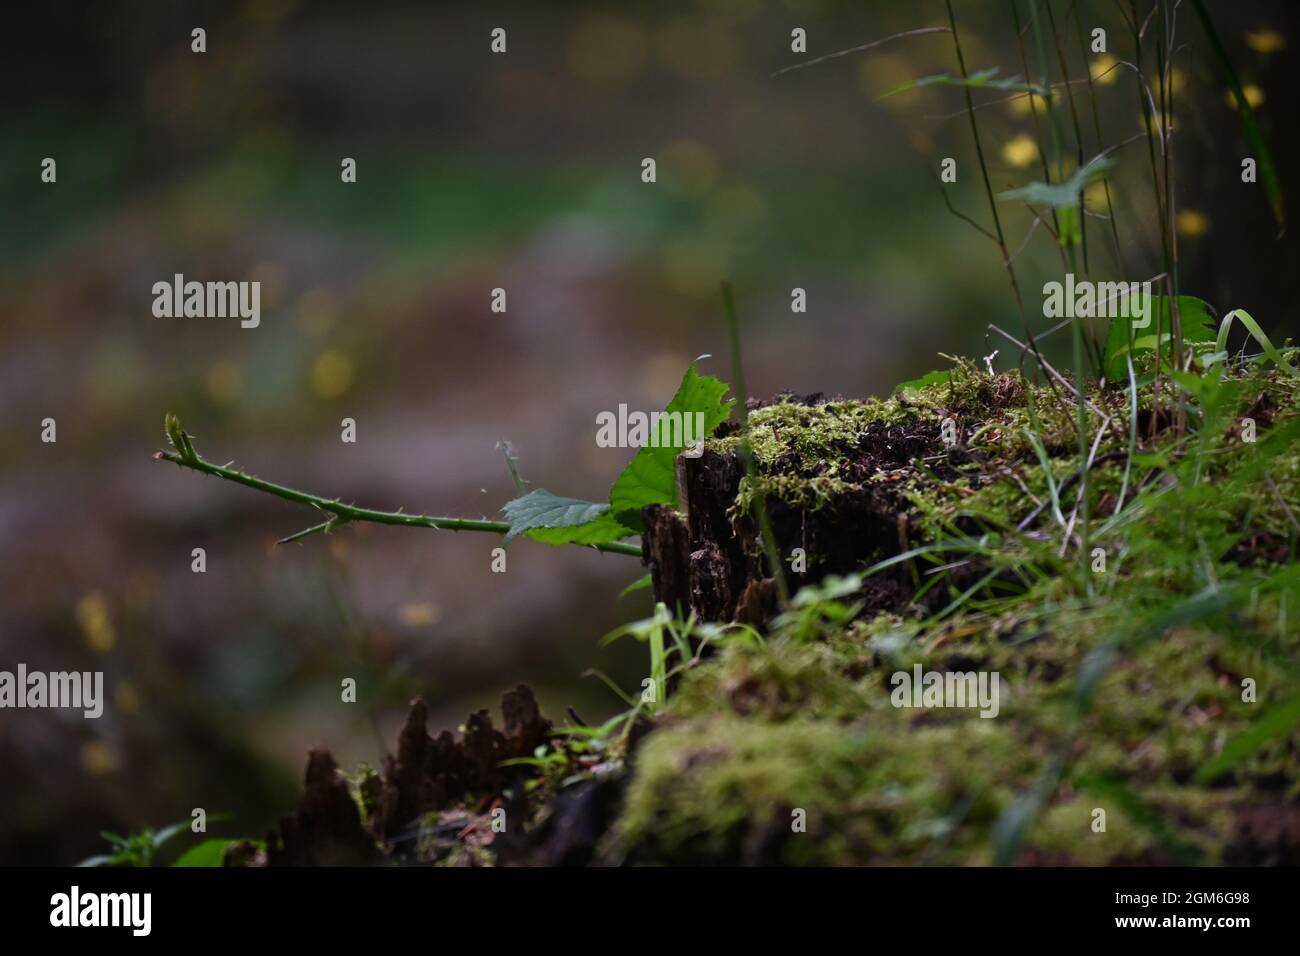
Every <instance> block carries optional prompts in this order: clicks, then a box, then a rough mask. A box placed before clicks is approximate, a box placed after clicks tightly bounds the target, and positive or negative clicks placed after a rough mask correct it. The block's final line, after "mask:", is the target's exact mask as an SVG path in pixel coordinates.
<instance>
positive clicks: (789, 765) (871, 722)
mask: <svg viewBox="0 0 1300 956" xmlns="http://www.w3.org/2000/svg"><path fill="white" fill-rule="evenodd" d="M1137 375H1138V376H1139V378H1138V382H1139V386H1138V387H1137V388H1136V389H1126V388H1110V389H1104V388H1100V387H1095V388H1091V389H1089V390H1087V393H1086V395H1085V396H1084V402H1085V407H1086V408H1087V410H1088V412H1087V422H1088V430H1087V432H1086V433H1085V436H1084V441H1083V448H1082V453H1081V449H1080V441H1079V431H1078V426H1077V422H1078V409H1077V406H1076V404H1075V401H1076V399H1075V396H1074V393H1073V390H1072V388H1071V387H1070V386H1069V384H1068V383H1066V382H1064V381H1061V382H1059V383H1057V384H1056V385H1055V386H1052V385H1041V384H1030V383H1029V382H1027V381H1025V380H1024V379H1023V378H1022V377H1021V376H1020V375H1018V374H1015V373H1011V374H1001V375H993V374H987V373H985V372H984V371H982V370H980V369H978V368H977V367H975V366H974V365H970V364H959V365H958V366H957V367H956V368H954V369H953V371H952V372H951V373H950V375H949V376H948V378H947V379H946V380H944V381H939V382H935V383H933V384H930V385H926V386H924V387H917V388H912V389H908V390H907V391H905V392H903V393H900V394H897V395H895V396H893V397H891V398H888V399H885V400H879V401H865V402H856V401H838V400H837V401H822V400H820V399H815V398H814V399H796V398H793V397H786V398H784V399H781V400H779V401H777V402H775V403H773V404H767V405H761V406H753V407H752V408H751V410H750V412H749V416H748V423H747V426H746V430H745V431H743V432H742V431H741V430H740V429H739V428H738V427H733V428H732V429H731V431H730V432H729V433H725V434H722V435H719V436H717V437H715V438H714V439H713V440H712V441H711V442H710V443H709V444H708V446H707V448H706V450H705V453H704V454H703V455H702V456H700V457H698V458H686V457H683V458H682V459H680V460H679V476H678V477H679V489H680V494H679V498H680V506H679V507H678V508H668V507H665V506H651V507H649V508H647V509H646V513H645V516H644V517H645V523H646V528H647V530H646V536H645V541H644V544H645V560H646V563H647V564H648V565H649V567H650V569H651V573H652V576H653V585H654V590H655V596H656V598H657V600H658V602H660V603H661V610H660V612H659V614H658V616H657V617H656V618H655V619H653V620H652V621H651V622H648V623H646V624H645V625H644V626H641V627H636V626H634V627H632V628H630V629H629V633H633V634H636V635H637V636H639V637H642V638H643V639H646V640H647V643H648V644H649V646H650V647H651V651H652V664H653V663H654V662H658V667H659V669H658V671H657V672H655V671H653V670H652V676H655V675H656V674H657V677H656V681H657V682H656V683H655V685H654V686H656V687H659V688H662V691H663V694H664V696H663V697H654V698H651V699H650V700H649V701H646V700H644V699H643V700H642V703H641V705H640V706H638V707H637V708H635V709H634V711H632V712H630V713H629V714H628V715H627V716H626V718H625V719H622V720H615V721H613V722H611V723H610V724H608V725H606V726H604V727H601V728H569V729H566V728H554V729H551V728H549V727H547V728H546V729H545V736H544V737H539V738H537V739H530V740H529V742H528V746H529V747H530V748H533V749H532V752H533V756H532V757H529V758H527V759H523V760H516V761H514V762H513V764H512V771H513V772H514V775H513V776H508V777H506V778H502V779H508V780H509V786H508V787H506V788H505V789H502V790H499V791H496V792H476V793H470V794H453V793H450V792H447V791H446V789H445V788H443V789H442V790H439V791H438V794H439V796H438V799H437V800H436V801H433V800H423V802H422V799H423V798H421V796H420V794H425V795H427V794H429V793H431V792H433V791H432V790H431V789H430V787H432V783H431V782H430V781H434V780H440V779H446V774H445V773H444V774H442V776H439V774H440V773H441V771H439V770H438V768H436V767H433V768H425V769H424V770H420V769H418V768H417V769H412V768H411V767H410V766H404V767H397V766H395V767H393V768H390V770H389V773H388V775H387V776H388V783H387V784H386V785H387V786H390V787H400V790H401V796H402V800H404V801H405V802H404V803H402V802H401V801H397V803H395V802H394V801H396V800H397V797H393V798H392V799H389V800H387V801H386V802H385V800H384V799H383V798H382V796H381V797H380V798H378V799H377V801H376V800H371V801H370V802H371V803H372V804H374V805H376V806H381V807H388V810H387V811H384V812H382V813H380V812H378V811H373V810H372V811H367V810H366V809H365V806H364V802H363V807H362V812H361V816H362V817H363V818H365V819H363V820H362V821H361V825H363V826H366V827H368V828H369V831H370V832H371V833H372V834H374V835H375V836H376V837H377V838H378V839H379V842H380V843H381V845H382V847H383V848H384V850H385V852H387V853H388V854H390V855H391V856H394V857H398V858H405V859H422V860H428V861H444V862H488V861H495V862H500V863H508V862H534V863H536V862H606V863H715V862H745V863H776V862H784V863H833V864H882V863H896V864H897V863H944V864H986V863H993V862H1019V863H1047V864H1103V863H1166V862H1197V863H1281V862H1296V861H1297V859H1300V792H1298V790H1297V782H1296V777H1297V775H1296V768H1297V764H1298V763H1300V753H1298V751H1297V746H1298V745H1300V681H1297V665H1298V664H1300V623H1298V622H1300V564H1298V563H1297V550H1296V549H1297V542H1298V540H1300V523H1298V522H1297V515H1298V514H1300V443H1297V438H1300V415H1298V414H1297V411H1298V409H1297V395H1296V379H1295V378H1294V377H1292V376H1291V375H1290V374H1289V373H1288V372H1287V371H1284V370H1278V369H1277V368H1274V367H1263V366H1260V365H1256V364H1251V363H1239V364H1237V365H1235V366H1233V367H1232V368H1231V369H1229V370H1228V371H1227V372H1226V373H1224V372H1223V371H1221V370H1220V368H1219V367H1218V366H1212V367H1211V368H1210V369H1209V370H1208V371H1204V372H1198V373H1197V374H1193V373H1191V372H1188V373H1179V374H1177V375H1175V376H1174V380H1172V381H1171V379H1170V376H1168V375H1167V374H1166V375H1160V374H1159V373H1158V371H1157V370H1156V369H1153V368H1147V369H1142V368H1139V369H1137ZM1135 406H1136V414H1134V407H1135ZM746 443H748V448H749V449H750V451H751V453H752V459H751V461H749V462H747V461H746V459H747V457H749V456H747V455H746ZM1081 492H1083V493H1082V494H1081ZM763 513H765V514H766V515H767V516H768V518H769V519H770V520H769V521H767V522H766V524H767V525H768V528H769V532H770V533H768V534H767V535H764V534H763V533H762V532H763V524H764V522H761V521H759V520H758V516H759V515H760V514H763ZM770 554H775V555H777V556H779V560H780V562H781V567H782V574H781V577H782V578H783V580H778V579H777V576H775V575H773V574H772V573H771V572H772V567H771V562H770V560H769V558H768V555H770ZM783 591H784V592H785V593H786V594H787V595H789V597H788V600H784V601H783V600H782V592H783ZM704 622H720V623H721V625H722V626H718V625H716V624H715V625H708V624H706V623H704ZM727 622H740V623H731V624H728V623H727ZM913 682H915V683H917V684H918V685H919V686H918V687H916V688H912V687H911V684H912V683H913ZM936 685H937V689H936ZM930 690H933V691H934V694H935V696H930V694H929V692H928V691H930ZM945 690H946V691H947V694H946V696H945V695H944V694H943V693H942V692H943V691H945ZM963 690H964V691H965V695H964V696H962V695H961V694H959V693H958V692H959V691H963ZM990 695H993V696H990ZM918 705H919V706H918ZM539 720H540V718H539ZM420 724H421V727H420V728H419V732H418V733H417V732H416V730H413V729H412V728H411V727H410V726H408V729H407V731H406V732H404V745H405V746H406V748H407V750H411V748H412V747H413V746H414V744H412V743H411V741H412V740H414V739H415V737H421V738H422V734H423V729H422V720H421V721H420ZM538 726H542V725H541V724H538ZM539 733H542V731H539ZM410 735H414V736H411V739H410V740H408V739H407V737H408V736H410ZM511 739H512V738H511ZM539 741H540V742H539ZM416 742H419V741H416ZM534 744H536V745H537V746H536V747H533V745H534ZM447 746H450V744H448V745H447ZM416 749H419V748H416ZM412 752H413V751H412ZM420 752H421V753H425V750H423V749H421V750H420ZM429 752H430V753H432V751H429ZM426 771H427V772H426ZM422 773H425V774H426V776H428V778H429V780H428V781H425V780H424V779H423V778H422V777H421V776H420V774H422ZM489 776H490V775H489ZM485 779H486V778H485ZM497 782H498V783H500V782H501V781H500V780H498V781H497ZM425 783H429V786H425ZM375 785H376V786H379V784H378V783H376V784H375ZM362 789H364V788H362ZM399 804H400V806H402V807H406V808H408V809H409V810H410V811H411V812H412V813H414V812H415V811H416V810H419V811H421V812H422V813H423V816H421V817H420V818H419V819H418V820H417V821H414V822H413V823H412V826H413V827H414V832H416V833H418V834H421V835H422V836H423V839H416V840H405V841H403V840H398V839H396V837H397V836H398V835H399V833H400V832H401V827H400V826H399V824H400V823H401V822H402V821H398V820H396V819H395V818H394V816H393V810H392V808H393V806H395V805H399ZM503 808H504V809H508V810H509V814H511V815H513V816H511V819H512V820H513V821H514V822H513V823H512V824H511V826H509V827H503V828H501V829H500V830H493V829H492V827H491V826H490V821H491V820H492V819H494V818H493V817H492V814H493V812H494V811H496V810H502V809H503ZM298 830H299V831H301V830H302V826H301V822H300V823H299V825H298ZM448 832H452V833H455V834H458V835H457V836H455V837H444V838H442V839H441V840H438V839H433V838H432V837H433V836H436V835H437V834H446V833H448ZM466 835H468V836H466ZM273 841H274V838H273Z"/></svg>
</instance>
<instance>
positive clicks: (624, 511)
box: [501, 365, 735, 544]
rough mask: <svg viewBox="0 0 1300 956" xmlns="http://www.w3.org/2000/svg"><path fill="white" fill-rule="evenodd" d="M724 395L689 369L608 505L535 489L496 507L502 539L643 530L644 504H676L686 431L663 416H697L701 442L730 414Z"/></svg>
mask: <svg viewBox="0 0 1300 956" xmlns="http://www.w3.org/2000/svg"><path fill="white" fill-rule="evenodd" d="M727 391H728V385H727V384H726V383H725V382H722V381H719V380H718V379H716V378H713V377H712V376H709V375H700V374H699V373H697V372H696V371H695V366H694V365H692V366H690V367H689V368H687V370H686V374H685V376H684V377H683V378H682V382H681V385H680V386H679V387H678V389H677V394H676V395H674V396H673V398H672V401H670V402H669V403H668V407H667V408H666V409H665V410H664V412H665V414H664V415H663V416H661V417H660V418H659V419H658V420H657V422H656V423H655V424H654V426H653V427H654V434H653V435H651V436H650V438H649V440H648V442H647V444H646V445H645V446H644V447H642V448H640V449H638V450H637V453H636V456H635V457H634V458H633V459H632V461H631V462H630V463H629V464H628V465H627V467H626V468H625V469H624V470H623V473H622V474H621V475H619V477H618V480H617V481H615V482H614V486H613V488H611V489H610V496H609V497H610V503H609V504H607V505H605V504H598V503H597V502H594V501H580V500H578V499H575V498H561V497H559V496H558V495H553V494H551V493H550V492H549V491H545V490H543V489H540V488H539V489H537V490H535V491H531V492H529V493H528V494H526V495H524V496H522V497H520V498H515V499H514V500H513V501H509V502H507V503H506V505H505V507H503V508H502V509H501V511H502V513H503V514H505V516H506V520H507V521H508V522H509V525H510V529H509V531H507V532H506V536H505V539H506V540H507V541H509V540H511V539H512V538H514V537H516V536H517V535H520V534H527V535H528V536H529V537H530V538H532V539H533V540H535V541H540V542H542V543H543V544H607V543H609V542H613V541H621V540H622V539H624V538H627V537H629V536H631V535H633V534H636V533H637V532H639V531H642V530H644V529H643V527H642V523H641V509H642V508H643V507H644V506H645V505H648V504H676V503H677V487H676V481H675V470H674V469H675V464H674V463H675V461H676V458H677V455H678V454H679V453H680V452H681V451H683V450H684V449H685V447H686V445H685V441H684V439H685V434H684V433H685V429H684V428H682V427H680V426H679V428H678V429H676V430H674V429H673V428H672V420H671V419H670V418H669V417H668V416H669V415H671V414H673V413H676V414H677V415H679V416H680V417H679V421H681V422H685V421H686V416H691V415H694V414H696V413H700V414H702V415H703V416H704V434H703V435H701V436H698V437H699V438H700V439H703V438H705V437H707V436H709V435H711V434H712V433H713V431H714V429H716V428H717V427H718V426H719V425H720V424H722V423H723V422H724V421H726V420H727V417H728V416H729V415H730V414H731V407H732V405H734V404H735V402H734V401H732V402H724V401H722V397H723V396H724V395H726V394H727ZM674 432H676V433H674ZM507 461H509V462H510V463H511V474H512V476H514V477H515V478H516V479H518V471H517V470H516V468H515V465H514V460H513V459H512V458H511V457H510V456H509V455H507ZM516 486H518V481H517V484H516Z"/></svg>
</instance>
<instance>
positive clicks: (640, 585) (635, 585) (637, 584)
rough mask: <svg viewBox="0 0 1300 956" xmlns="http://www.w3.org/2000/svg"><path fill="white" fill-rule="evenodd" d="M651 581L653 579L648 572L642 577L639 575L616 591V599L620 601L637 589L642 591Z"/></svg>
mask: <svg viewBox="0 0 1300 956" xmlns="http://www.w3.org/2000/svg"><path fill="white" fill-rule="evenodd" d="M653 583H654V581H653V580H652V578H651V576H650V575H649V574H647V575H645V576H644V577H639V578H637V579H636V580H635V581H633V582H632V583H631V584H629V585H628V586H627V587H625V588H624V589H623V590H621V591H619V592H618V600H620V601H621V600H623V598H625V597H627V596H628V595H629V594H634V593H636V592H637V591H644V590H645V589H646V588H648V587H650V586H651V585H652V584H653Z"/></svg>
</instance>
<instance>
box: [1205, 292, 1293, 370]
mask: <svg viewBox="0 0 1300 956" xmlns="http://www.w3.org/2000/svg"><path fill="white" fill-rule="evenodd" d="M1233 322H1240V323H1241V324H1242V325H1244V326H1245V327H1246V331H1247V332H1249V333H1250V334H1251V335H1252V336H1254V339H1255V341H1256V342H1258V343H1259V346H1260V348H1262V349H1263V350H1264V355H1265V357H1266V358H1268V359H1270V360H1272V362H1273V364H1275V365H1276V366H1277V367H1278V368H1280V369H1281V370H1282V371H1284V372H1286V373H1287V374H1288V375H1290V376H1291V377H1292V378H1300V372H1297V371H1296V369H1295V367H1294V366H1292V365H1291V363H1290V362H1288V361H1287V360H1286V359H1285V358H1283V357H1282V353H1281V352H1279V351H1278V350H1277V347H1276V346H1274V345H1273V343H1272V342H1271V341H1270V340H1269V337H1268V336H1267V335H1265V334H1264V330H1263V329H1262V328H1260V326H1259V323H1258V322H1256V321H1255V320H1254V319H1253V318H1252V317H1251V315H1250V313H1249V312H1247V311H1246V310H1245V309H1233V310H1232V311H1231V312H1229V313H1228V314H1227V315H1225V316H1224V317H1223V324H1222V325H1220V326H1219V335H1218V337H1217V338H1216V339H1215V343H1214V347H1215V349H1216V354H1218V353H1224V354H1225V355H1226V350H1227V348H1228V332H1229V331H1231V329H1232V323H1233Z"/></svg>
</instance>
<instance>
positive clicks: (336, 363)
mask: <svg viewBox="0 0 1300 956" xmlns="http://www.w3.org/2000/svg"><path fill="white" fill-rule="evenodd" d="M353 375H354V369H353V366H352V359H350V358H348V357H347V355H345V354H344V353H343V352H340V351H339V350H338V349H330V350H329V351H328V352H322V353H321V354H320V356H319V357H318V358H317V359H316V361H315V362H314V363H313V364H312V367H311V388H312V391H313V392H315V393H316V394H317V396H319V397H320V398H339V397H340V396H342V395H343V394H345V393H346V392H347V390H348V389H349V388H351V387H352V378H353Z"/></svg>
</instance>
